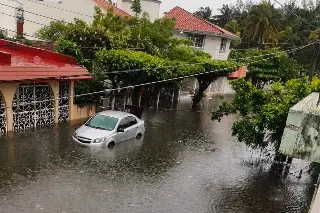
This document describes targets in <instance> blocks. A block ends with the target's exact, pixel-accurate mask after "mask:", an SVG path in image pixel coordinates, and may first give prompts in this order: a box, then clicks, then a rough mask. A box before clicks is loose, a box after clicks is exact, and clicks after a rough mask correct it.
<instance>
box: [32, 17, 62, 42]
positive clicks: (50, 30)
mask: <svg viewBox="0 0 320 213" xmlns="http://www.w3.org/2000/svg"><path fill="white" fill-rule="evenodd" d="M67 29H68V24H67V23H65V22H64V21H52V22H50V25H48V26H45V27H43V28H41V29H40V30H39V31H38V32H37V33H36V36H37V37H39V38H42V39H47V40H50V41H57V40H58V39H59V38H60V37H61V36H62V35H63V34H64V33H65V32H66V30H67Z"/></svg>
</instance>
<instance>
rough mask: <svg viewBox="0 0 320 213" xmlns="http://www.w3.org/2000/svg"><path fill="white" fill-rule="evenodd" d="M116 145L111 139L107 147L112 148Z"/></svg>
mask: <svg viewBox="0 0 320 213" xmlns="http://www.w3.org/2000/svg"><path fill="white" fill-rule="evenodd" d="M115 146H116V143H115V142H114V141H111V142H110V143H109V144H108V148H109V149H112V148H114V147H115Z"/></svg>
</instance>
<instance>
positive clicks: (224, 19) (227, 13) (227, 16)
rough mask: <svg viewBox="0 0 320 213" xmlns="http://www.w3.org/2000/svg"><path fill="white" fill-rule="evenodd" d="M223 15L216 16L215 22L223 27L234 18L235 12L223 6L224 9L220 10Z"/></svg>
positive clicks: (227, 6)
mask: <svg viewBox="0 0 320 213" xmlns="http://www.w3.org/2000/svg"><path fill="white" fill-rule="evenodd" d="M218 11H219V12H220V14H221V15H216V16H214V17H213V18H214V22H215V23H216V24H217V25H219V26H221V27H223V26H225V25H226V24H227V23H228V22H229V21H231V20H232V18H233V10H232V9H231V8H230V7H229V5H225V4H224V5H223V6H222V8H220V9H218Z"/></svg>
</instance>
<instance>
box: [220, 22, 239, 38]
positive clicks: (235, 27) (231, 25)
mask: <svg viewBox="0 0 320 213" xmlns="http://www.w3.org/2000/svg"><path fill="white" fill-rule="evenodd" d="M224 27H225V28H226V30H228V31H230V32H231V33H233V34H235V35H237V36H240V26H239V24H238V22H237V20H235V19H232V20H231V21H229V22H228V23H227V24H226V25H225V26H224Z"/></svg>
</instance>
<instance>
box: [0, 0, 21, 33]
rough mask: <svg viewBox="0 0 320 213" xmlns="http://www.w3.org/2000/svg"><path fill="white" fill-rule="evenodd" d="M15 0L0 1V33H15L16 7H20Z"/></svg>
mask: <svg viewBox="0 0 320 213" xmlns="http://www.w3.org/2000/svg"><path fill="white" fill-rule="evenodd" d="M21 7H22V4H20V3H19V2H18V1H16V0H1V1H0V33H1V34H3V35H6V36H12V35H15V34H16V33H15V32H16V31H17V20H16V16H17V12H18V11H17V9H18V8H21Z"/></svg>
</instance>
